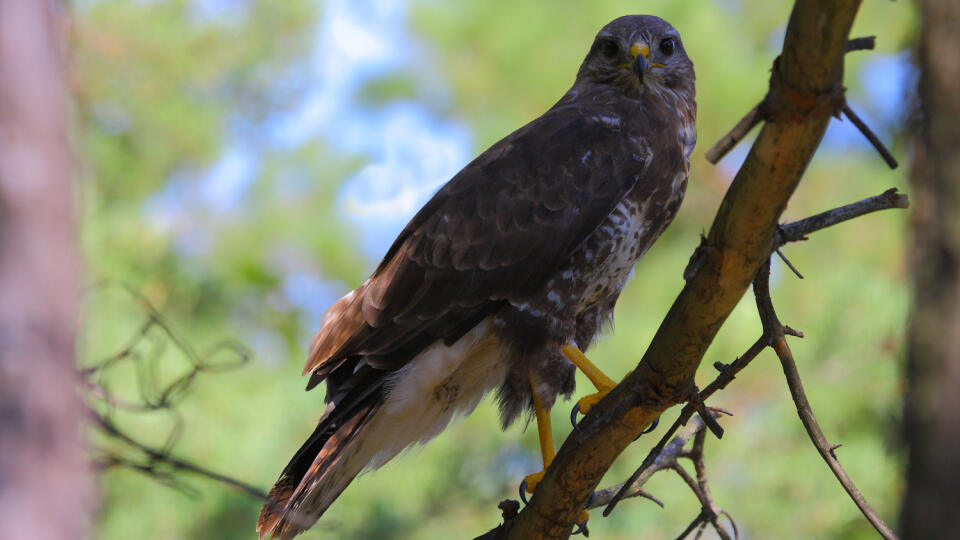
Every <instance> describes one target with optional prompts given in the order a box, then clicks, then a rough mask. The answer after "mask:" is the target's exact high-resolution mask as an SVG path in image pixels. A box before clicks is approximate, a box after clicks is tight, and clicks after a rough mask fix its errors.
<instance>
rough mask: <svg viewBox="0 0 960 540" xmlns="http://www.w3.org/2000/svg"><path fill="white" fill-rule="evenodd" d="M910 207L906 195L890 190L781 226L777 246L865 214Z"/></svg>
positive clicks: (804, 238)
mask: <svg viewBox="0 0 960 540" xmlns="http://www.w3.org/2000/svg"><path fill="white" fill-rule="evenodd" d="M909 206H910V199H909V198H908V197H907V196H906V194H903V193H899V192H897V188H890V189H888V190H886V191H884V192H883V193H881V194H880V195H876V196H874V197H869V198H866V199H863V200H862V201H857V202H855V203H851V204H848V205H845V206H841V207H839V208H834V209H833V210H827V211H826V212H821V213H819V214H817V215H815V216H810V217H808V218H805V219H801V220H799V221H794V222H792V223H788V224H786V225H782V226H780V231H779V233H778V234H777V238H776V244H775V246H776V247H777V248H779V247H780V246H782V245H784V244H786V243H788V242H798V241H800V240H806V237H807V235H808V234H811V233H813V232H816V231H819V230H821V229H825V228H827V227H831V226H833V225H836V224H838V223H842V222H844V221H849V220H851V219H853V218H857V217H860V216H862V215H864V214H869V213H871V212H877V211H879V210H888V209H891V208H908V207H909Z"/></svg>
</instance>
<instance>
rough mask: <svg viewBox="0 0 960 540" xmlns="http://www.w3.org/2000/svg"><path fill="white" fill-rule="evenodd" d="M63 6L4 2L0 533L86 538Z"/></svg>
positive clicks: (0, 0) (88, 487)
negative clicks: (75, 367)
mask: <svg viewBox="0 0 960 540" xmlns="http://www.w3.org/2000/svg"><path fill="white" fill-rule="evenodd" d="M62 9H63V7H62V4H61V3H59V2H49V3H48V2H46V1H42V0H0V536H2V537H4V538H45V539H46V538H51V539H58V538H83V537H85V536H87V532H88V526H89V519H90V511H91V509H92V496H91V492H92V482H91V475H90V470H89V465H88V456H87V452H86V451H85V448H84V446H83V445H82V443H81V440H82V439H81V437H82V432H83V429H82V424H83V418H84V413H83V411H84V409H83V404H82V403H81V401H80V399H79V396H78V394H77V387H76V383H77V381H78V377H77V375H76V370H75V369H74V333H75V326H76V319H77V308H78V294H77V293H78V289H77V274H78V272H77V269H78V258H77V254H76V250H75V244H74V240H75V238H74V234H75V227H74V217H73V206H74V201H73V196H72V189H71V176H70V162H71V154H70V148H69V139H68V131H67V114H68V109H67V90H66V77H65V74H64V55H63V50H64V49H63V44H64V43H65V40H64V39H63V35H62V32H63V28H64V27H65V26H64V25H63V24H62V19H61V17H62V13H61V10H62Z"/></svg>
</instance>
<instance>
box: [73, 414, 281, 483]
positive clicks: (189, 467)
mask: <svg viewBox="0 0 960 540" xmlns="http://www.w3.org/2000/svg"><path fill="white" fill-rule="evenodd" d="M90 415H91V416H92V418H93V420H94V422H95V423H96V424H97V425H99V426H100V427H101V428H102V429H103V431H104V433H106V434H108V435H110V436H112V437H115V438H117V439H119V440H121V441H123V442H124V443H126V444H127V445H129V446H130V447H132V448H135V449H137V450H139V451H140V452H143V454H144V455H146V456H147V457H148V458H149V459H150V462H151V463H156V462H160V463H166V464H167V465H170V466H171V467H173V468H174V469H176V470H179V471H185V472H190V473H194V474H197V475H200V476H204V477H206V478H209V479H211V480H215V481H217V482H220V483H223V484H226V485H228V486H231V487H234V488H237V489H239V490H241V491H244V492H246V493H247V494H249V495H252V496H254V497H257V498H260V499H266V498H267V494H266V492H264V491H263V490H261V489H259V488H257V487H254V486H252V485H250V484H247V483H246V482H241V481H240V480H236V479H234V478H230V477H229V476H224V475H222V474H220V473H217V472H214V471H211V470H209V469H205V468H203V467H201V466H199V465H195V464H193V463H190V462H189V461H185V460H182V459H178V458H175V457H173V456H171V455H170V454H169V453H168V451H167V450H163V451H160V450H155V449H153V448H150V447H149V446H147V445H145V444H143V443H141V442H139V441H137V440H135V439H134V438H132V437H130V436H129V435H127V434H125V433H123V432H122V431H120V429H119V428H118V427H117V426H116V425H115V424H114V423H113V422H111V421H110V420H108V419H107V418H106V417H104V416H102V415H101V414H99V413H98V412H96V411H94V410H92V409H91V410H90ZM118 464H122V465H125V466H128V467H130V466H132V467H134V468H136V469H139V470H142V471H144V472H149V473H151V474H155V475H157V476H158V477H161V478H162V475H161V474H159V472H158V471H156V470H155V469H153V468H152V467H148V466H144V465H143V464H135V463H133V462H130V461H129V460H126V461H124V462H123V463H120V462H118ZM168 476H169V475H168Z"/></svg>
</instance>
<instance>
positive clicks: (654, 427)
mask: <svg viewBox="0 0 960 540" xmlns="http://www.w3.org/2000/svg"><path fill="white" fill-rule="evenodd" d="M659 423H660V417H659V416H658V417H656V418H654V419H653V422H651V423H650V426H649V427H647V429H645V430H643V432H641V433H640V435H637V438H636V439H633V440H637V439H639V438H640V437H643V436H644V435H646V434H647V433H650V432H651V431H653V430H655V429H657V424H659Z"/></svg>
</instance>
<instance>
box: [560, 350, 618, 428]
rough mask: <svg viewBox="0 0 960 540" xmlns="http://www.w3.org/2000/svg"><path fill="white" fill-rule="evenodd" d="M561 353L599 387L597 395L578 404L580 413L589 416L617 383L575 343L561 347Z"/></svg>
mask: <svg viewBox="0 0 960 540" xmlns="http://www.w3.org/2000/svg"><path fill="white" fill-rule="evenodd" d="M560 351H561V352H563V355H564V356H566V357H567V359H568V360H570V362H572V363H573V365H575V366H577V367H578V368H580V371H582V372H583V374H584V375H586V376H587V378H588V379H590V382H592V383H593V385H594V386H595V387H597V393H595V394H590V395H589V396H585V397H583V398H581V399H580V401H578V402H577V405H578V406H579V407H580V413H581V414H587V413H588V412H589V411H590V409H591V408H593V406H594V405H596V404H597V403H599V402H600V400H601V399H603V398H604V397H606V395H607V394H609V393H610V391H611V390H613V389H614V387H615V386H617V383H616V382H615V381H614V380H613V379H611V378H610V377H607V376H606V375H605V374H604V373H603V372H602V371H600V368H598V367H597V366H595V365H593V362H591V361H590V359H589V358H587V356H586V355H585V354H583V352H582V351H581V350H580V349H579V348H578V347H577V346H576V345H574V344H573V343H567V344H566V345H564V346H562V347H560Z"/></svg>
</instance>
